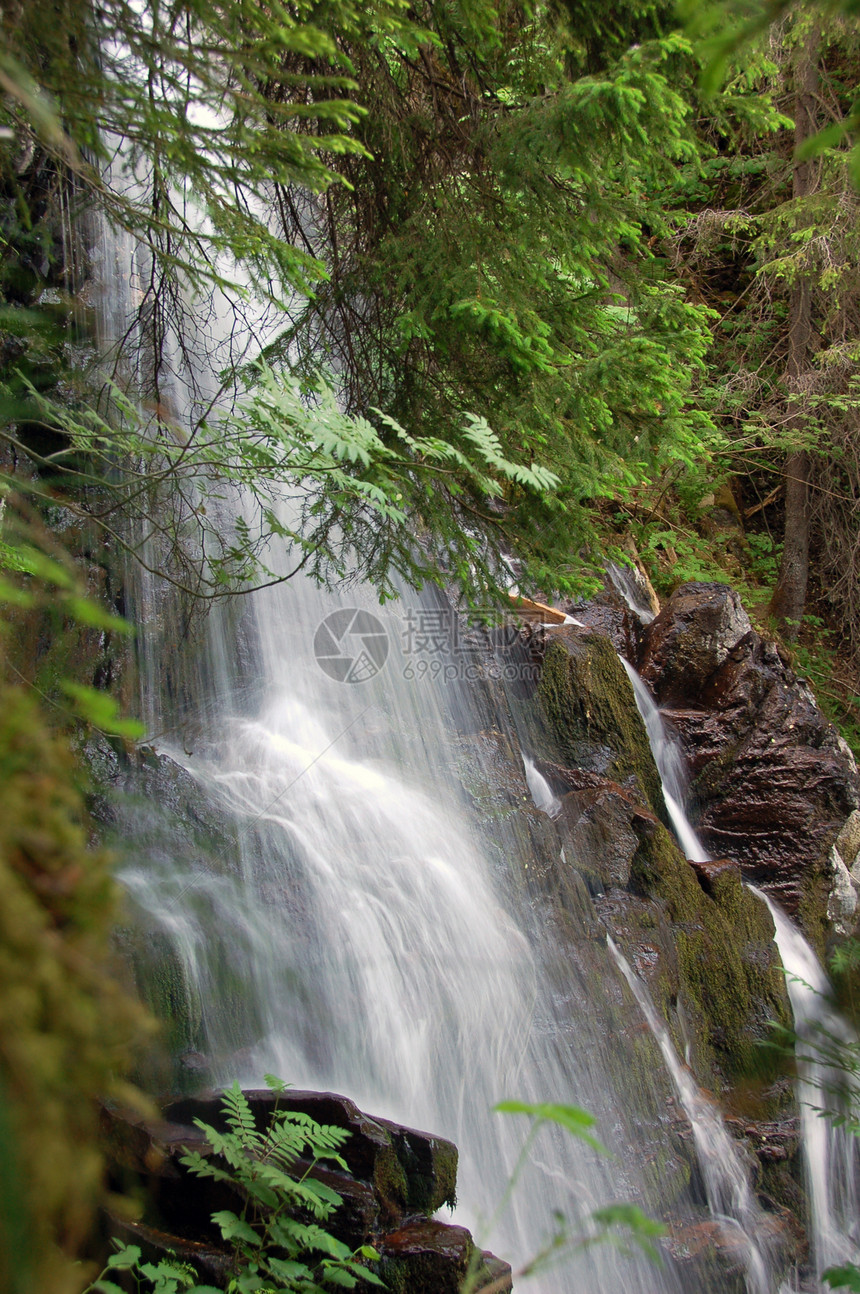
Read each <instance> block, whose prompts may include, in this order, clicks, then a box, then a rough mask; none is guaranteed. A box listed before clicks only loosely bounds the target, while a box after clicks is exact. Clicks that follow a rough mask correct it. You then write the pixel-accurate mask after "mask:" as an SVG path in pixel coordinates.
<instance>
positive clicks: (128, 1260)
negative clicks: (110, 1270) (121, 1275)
mask: <svg viewBox="0 0 860 1294" xmlns="http://www.w3.org/2000/svg"><path fill="white" fill-rule="evenodd" d="M140 1258H141V1251H140V1249H139V1247H138V1246H137V1245H123V1246H122V1248H121V1249H119V1250H118V1251H117V1252H116V1253H115V1254H111V1256H110V1258H108V1260H107V1266H108V1267H118V1268H119V1269H120V1270H121V1271H130V1270H131V1268H133V1267H136V1266H137V1264H138V1263H139V1262H140Z"/></svg>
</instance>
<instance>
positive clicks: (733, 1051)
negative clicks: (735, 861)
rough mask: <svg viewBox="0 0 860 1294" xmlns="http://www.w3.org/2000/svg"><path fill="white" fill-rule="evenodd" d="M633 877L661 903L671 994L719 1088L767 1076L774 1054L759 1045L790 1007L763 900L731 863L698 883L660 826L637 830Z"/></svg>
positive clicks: (785, 1019) (785, 1022) (775, 1068)
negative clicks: (668, 933) (673, 956)
mask: <svg viewBox="0 0 860 1294" xmlns="http://www.w3.org/2000/svg"><path fill="white" fill-rule="evenodd" d="M632 882H633V885H634V888H635V889H636V890H637V891H638V892H639V893H640V894H642V895H646V896H649V897H652V898H655V899H657V900H659V901H660V903H661V904H662V905H663V906H664V908H665V912H666V916H667V917H668V919H669V921H670V922H671V926H672V934H673V938H674V943H675V947H676V949H677V966H678V996H679V999H681V1000H682V1002H683V1005H684V1007H685V1008H686V1009H687V1010H688V1012H689V1014H690V1016H691V1018H692V1019H693V1021H694V1022H695V1024H696V1025H697V1029H698V1031H699V1032H700V1033H701V1039H702V1042H703V1044H704V1047H705V1052H706V1055H708V1056H709V1057H710V1058H711V1060H712V1063H713V1066H714V1069H715V1075H714V1078H715V1079H716V1080H717V1085H718V1086H729V1087H731V1086H733V1085H734V1084H736V1083H745V1082H748V1081H749V1080H750V1079H754V1078H755V1079H758V1080H764V1079H769V1078H772V1077H774V1076H775V1075H776V1074H777V1073H778V1072H779V1071H780V1069H781V1067H782V1065H783V1063H784V1062H783V1060H782V1057H781V1055H780V1053H779V1052H778V1051H777V1050H776V1049H773V1048H770V1047H765V1046H763V1045H762V1044H763V1043H765V1042H766V1041H768V1038H769V1035H770V1033H771V1030H772V1028H773V1026H774V1025H780V1026H784V1027H789V1026H790V1023H791V1011H790V1007H789V1003H788V996H787V993H786V990H785V980H784V975H783V971H782V967H781V966H780V963H779V960H778V957H777V954H776V950H775V945H774V943H773V924H772V922H771V918H770V915H769V913H768V911H767V909H766V907H765V905H764V904H763V903H761V902H760V901H759V900H758V899H756V898H755V896H754V895H753V894H751V893H750V892H749V890H747V889H746V888H745V887H744V885H743V882H742V880H741V877H740V873H739V872H738V870H737V869H736V868H728V867H727V868H725V869H724V870H723V871H722V872H720V873H718V874H717V875H716V876H715V877H714V878H713V880H712V881H711V883H710V890H711V892H710V893H709V894H706V893H705V892H704V890H703V889H702V887H701V885H700V884H699V881H698V880H697V878H696V875H695V872H694V870H693V868H692V867H691V866H690V864H689V863H688V862H687V860H686V859H685V858H684V857H683V856H682V854H681V853H680V851H679V850H678V848H677V846H676V845H675V844H674V842H673V840H672V839H671V837H670V836H669V833H668V832H667V831H665V830H664V829H663V828H662V827H658V828H657V830H656V831H652V832H649V833H647V834H646V833H644V832H642V833H641V844H640V848H639V850H638V852H637V854H636V857H635V858H634V861H633V869H632Z"/></svg>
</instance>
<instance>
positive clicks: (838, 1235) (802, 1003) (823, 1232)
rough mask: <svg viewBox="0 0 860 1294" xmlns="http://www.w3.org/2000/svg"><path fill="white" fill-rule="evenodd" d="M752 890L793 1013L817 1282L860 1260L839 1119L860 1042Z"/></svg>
mask: <svg viewBox="0 0 860 1294" xmlns="http://www.w3.org/2000/svg"><path fill="white" fill-rule="evenodd" d="M749 888H750V889H751V890H752V892H753V894H756V895H758V897H759V898H760V899H761V900H762V901H763V902H764V903H766V904H767V907H768V911H769V912H770V914H771V916H772V917H773V924H774V929H775V932H776V934H775V939H776V946H777V948H778V949H779V955H780V957H781V958H782V964H783V966H784V968H785V972H786V986H787V988H788V996H789V999H790V1001H791V1009H792V1012H793V1014H794V1030H795V1034H796V1038H797V1041H796V1044H795V1050H796V1053H797V1068H798V1077H797V1100H798V1105H799V1106H800V1123H801V1134H802V1145H803V1157H804V1169H805V1175H806V1185H807V1194H808V1203H809V1213H810V1241H811V1247H812V1257H813V1263H814V1267H815V1272H816V1275H817V1276H819V1277H820V1275H821V1273H822V1272H823V1271H824V1269H825V1268H826V1267H828V1266H831V1265H834V1264H839V1263H843V1262H854V1263H857V1262H858V1261H860V1220H858V1194H857V1174H858V1168H859V1167H860V1164H858V1155H857V1139H856V1137H855V1136H854V1135H853V1134H852V1132H851V1131H850V1130H849V1129H847V1128H846V1127H844V1126H843V1125H842V1124H841V1122H840V1121H839V1119H838V1116H839V1115H840V1113H842V1112H843V1111H844V1109H845V1105H846V1099H851V1098H853V1101H854V1104H855V1107H856V1101H857V1096H858V1093H857V1092H856V1090H853V1079H852V1077H851V1076H849V1074H848V1073H847V1072H846V1071H845V1069H843V1068H840V1067H839V1065H838V1061H839V1057H840V1053H841V1055H842V1057H843V1058H848V1057H850V1056H851V1055H852V1053H853V1054H854V1055H856V1050H857V1046H858V1043H857V1038H856V1036H855V1035H854V1033H853V1031H852V1030H850V1029H849V1028H848V1026H847V1024H846V1023H845V1021H844V1020H843V1019H842V1018H841V1017H840V1016H839V1015H838V1013H837V1012H836V1011H835V1010H834V1009H833V1008H832V1007H831V1005H830V999H831V997H832V989H831V986H830V983H829V981H828V979H827V976H826V975H825V973H824V971H823V970H822V969H821V966H820V964H819V962H818V958H817V957H816V956H815V953H814V952H813V950H812V948H811V947H810V946H809V944H808V943H807V941H806V939H804V937H803V935H802V934H801V933H800V931H799V930H798V928H797V926H795V924H794V923H793V922H792V921H791V920H789V918H788V917H787V916H786V914H785V913H784V912H783V911H782V909H781V908H780V907H779V906H778V905H777V904H776V903H774V902H773V901H772V900H771V899H770V898H768V896H767V895H766V894H765V893H764V892H763V891H761V890H758V889H756V888H755V887H754V886H750V887H749ZM846 1087H847V1088H848V1090H847V1091H846ZM825 1111H828V1112H829V1115H830V1117H828V1116H827V1114H825V1113H824V1112H825ZM834 1118H835V1119H836V1121H835V1122H834Z"/></svg>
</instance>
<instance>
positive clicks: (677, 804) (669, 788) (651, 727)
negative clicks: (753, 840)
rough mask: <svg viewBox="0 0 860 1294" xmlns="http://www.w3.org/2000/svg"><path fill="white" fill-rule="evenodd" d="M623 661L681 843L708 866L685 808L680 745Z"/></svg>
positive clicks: (694, 857)
mask: <svg viewBox="0 0 860 1294" xmlns="http://www.w3.org/2000/svg"><path fill="white" fill-rule="evenodd" d="M619 659H620V660H621V664H622V665H623V666H624V668H625V670H626V671H627V677H628V678H629V679H630V682H631V684H632V685H633V695H634V696H635V697H636V705H637V707H638V710H639V713H640V714H641V716H642V722H643V723H644V724H645V731H646V732H647V733H648V741H649V742H650V745H651V753H652V755H653V756H654V763H655V764H656V765H657V771H658V773H659V774H660V781H661V783H662V785H663V799H664V800H665V802H666V808H667V810H668V812H669V816H670V818H671V819H672V826H673V827H674V828H675V834H676V835H677V837H678V842H679V844H680V846H681V848H682V849H683V851H684V854H685V855H686V857H687V858H692V859H693V861H694V862H703V863H704V862H707V861H708V853H707V850H706V849H705V847H704V845H703V844H702V842H701V841H700V840H699V837H698V836H697V835H696V833H695V831H694V830H693V828H692V826H691V825H690V821H689V819H688V817H687V813H686V810H685V808H684V804H685V801H686V798H687V774H686V768H685V766H684V756H683V755H682V753H681V749H680V747H679V745H678V743H677V741H675V740H674V739H673V738H672V737H670V735H669V734H668V733H667V731H666V725H665V724H664V723H663V717H662V715H661V714H660V711H659V710H658V709H657V706H656V705H655V704H654V699H653V697H652V696H651V693H650V692H649V691H648V688H647V687H646V685H645V684H644V683H643V681H642V679H641V678H640V677H639V675H638V673H637V672H636V670H635V669H634V668H633V666H632V665H631V664H630V662H629V661H626V660H625V659H624V657H623V656H621V657H620V658H619Z"/></svg>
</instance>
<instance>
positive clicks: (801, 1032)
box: [610, 658, 860, 1291]
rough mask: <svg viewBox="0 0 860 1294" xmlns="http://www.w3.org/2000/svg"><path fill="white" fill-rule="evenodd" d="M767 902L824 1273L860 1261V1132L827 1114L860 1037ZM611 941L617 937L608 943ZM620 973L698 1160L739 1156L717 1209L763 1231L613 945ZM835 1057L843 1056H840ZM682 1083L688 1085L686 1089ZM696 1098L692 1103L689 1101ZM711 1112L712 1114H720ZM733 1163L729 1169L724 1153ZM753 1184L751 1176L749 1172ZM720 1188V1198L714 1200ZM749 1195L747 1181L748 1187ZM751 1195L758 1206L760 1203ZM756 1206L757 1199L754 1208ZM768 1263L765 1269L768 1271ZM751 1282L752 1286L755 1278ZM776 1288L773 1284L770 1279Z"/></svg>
mask: <svg viewBox="0 0 860 1294" xmlns="http://www.w3.org/2000/svg"><path fill="white" fill-rule="evenodd" d="M622 664H623V665H624V668H625V669H626V671H627V674H628V676H629V678H630V681H631V683H632V685H633V690H634V694H635V696H636V703H637V705H638V707H639V712H640V714H641V715H642V719H643V721H644V723H645V727H646V730H647V732H648V737H649V741H650V743H651V749H652V752H653V755H654V761H655V763H656V764H657V768H658V771H659V773H660V777H661V780H662V784H663V797H664V799H665V801H666V807H667V809H668V811H669V814H670V817H671V819H672V824H673V826H674V828H675V832H676V834H677V836H678V840H679V842H680V844H681V847H682V849H683V850H684V852H685V854H686V856H687V857H688V858H690V859H693V860H694V861H703V862H704V861H707V860H708V854H707V852H706V851H705V849H704V847H703V845H702V844H701V842H700V840H699V839H698V837H697V835H696V833H695V831H694V830H693V828H692V826H691V825H690V823H689V821H688V819H687V816H686V812H685V809H684V802H685V798H686V785H685V770H684V763H683V756H682V754H681V751H680V749H679V747H678V744H677V742H675V741H673V740H672V738H671V737H670V736H669V735H668V734H667V733H666V730H665V726H664V724H663V721H662V717H661V715H660V712H659V710H658V709H657V707H656V705H655V704H654V701H653V699H652V697H651V694H650V693H649V691H648V689H647V687H646V686H645V684H644V683H643V681H642V680H641V679H640V677H639V675H638V674H637V672H636V670H634V668H633V667H632V665H630V664H629V663H628V662H627V661H624V660H623V658H622ZM749 889H750V890H751V891H752V892H753V893H754V894H756V895H757V896H758V897H759V898H760V899H761V900H762V901H763V902H764V903H766V904H767V907H768V910H769V911H770V914H771V916H772V918H773V922H774V929H775V936H774V937H775V942H776V945H777V948H778V950H779V954H780V958H781V960H782V964H783V967H784V969H785V972H786V987H787V989H788V996H789V1000H790V1002H791V1008H792V1012H793V1015H794V1028H795V1033H796V1036H797V1046H798V1049H799V1050H798V1057H797V1063H798V1079H797V1100H798V1105H799V1107H800V1124H801V1145H802V1149H803V1159H804V1173H805V1180H806V1186H807V1194H808V1207H809V1229H810V1241H811V1249H812V1257H813V1265H814V1270H815V1272H816V1275H817V1277H819V1278H820V1276H821V1273H822V1272H823V1271H824V1270H825V1268H827V1267H828V1266H831V1265H835V1264H839V1263H844V1262H855V1263H856V1262H858V1260H860V1247H858V1246H860V1234H858V1231H859V1230H860V1229H858V1223H857V1213H858V1202H860V1201H858V1193H857V1172H858V1153H857V1139H856V1137H855V1136H854V1135H853V1133H852V1132H851V1131H850V1130H849V1129H848V1128H846V1127H845V1126H844V1125H843V1124H842V1123H841V1122H840V1121H839V1119H838V1117H837V1120H836V1122H834V1119H833V1118H832V1117H831V1118H828V1117H826V1116H825V1115H824V1114H823V1110H825V1109H827V1110H829V1111H830V1113H831V1115H836V1116H839V1114H840V1112H843V1111H844V1110H845V1108H846V1087H847V1086H849V1076H848V1075H847V1074H846V1073H845V1071H844V1069H841V1068H840V1067H839V1057H840V1054H841V1055H842V1056H843V1057H847V1056H849V1055H850V1054H851V1053H852V1052H853V1053H854V1054H856V1049H857V1039H856V1037H855V1035H854V1034H853V1031H851V1030H850V1029H849V1028H848V1026H847V1025H846V1023H845V1021H844V1020H843V1019H842V1018H841V1017H840V1016H839V1015H838V1014H837V1013H836V1012H835V1011H834V1010H833V1009H832V1008H831V1007H830V1005H829V1001H830V998H831V996H832V992H831V988H830V984H829V982H828V980H827V976H826V975H825V974H824V972H823V970H822V969H821V966H820V964H819V962H818V959H817V957H816V956H815V953H814V952H813V950H812V948H811V947H810V946H809V944H808V943H807V941H806V940H805V939H804V937H803V935H802V934H801V933H800V931H799V930H798V929H797V927H796V926H795V925H794V924H793V922H791V921H790V920H789V918H788V917H787V916H786V914H785V913H784V912H783V911H782V910H781V909H780V908H779V907H778V906H777V905H776V904H775V903H773V902H772V900H771V899H769V898H768V896H767V895H766V894H764V893H763V892H762V891H760V890H758V889H756V888H755V887H754V886H749ZM610 943H611V941H610ZM613 951H614V952H615V955H616V960H618V963H619V965H620V967H621V970H622V973H623V974H624V976H625V978H626V979H627V981H628V983H629V984H630V986H631V988H632V990H633V992H634V995H635V996H636V999H637V1001H638V1002H639V1004H640V1006H641V1007H642V1010H643V1013H644V1014H645V1016H646V1018H647V1019H648V1022H649V1024H650V1026H651V1028H652V1030H653V1031H654V1033H655V1036H656V1037H657V1038H658V1041H659V1042H660V1046H661V1049H662V1050H663V1054H664V1057H665V1058H666V1064H667V1066H668V1068H669V1070H670V1073H672V1076H673V1079H674V1080H675V1082H676V1084H677V1085H678V1090H679V1095H680V1097H681V1100H682V1103H683V1104H684V1108H685V1110H686V1111H687V1114H688V1116H689V1118H690V1121H691V1123H692V1126H693V1131H694V1136H695V1138H696V1146H697V1150H698V1152H699V1162H700V1164H701V1165H702V1168H703V1172H704V1174H705V1179H706V1182H707V1181H708V1174H709V1173H710V1172H711V1171H712V1169H713V1168H714V1167H716V1168H717V1169H718V1170H719V1169H720V1168H721V1167H726V1168H727V1166H728V1163H729V1159H730V1158H731V1157H732V1155H733V1156H734V1161H735V1162H734V1164H733V1165H732V1168H731V1173H730V1177H729V1182H728V1185H727V1186H726V1185H720V1183H719V1182H717V1184H716V1186H715V1187H713V1188H712V1187H711V1186H709V1187H708V1197H709V1202H711V1207H712V1210H714V1211H716V1212H721V1211H725V1210H724V1209H723V1207H722V1205H720V1204H719V1203H718V1201H719V1200H720V1199H730V1200H731V1201H733V1204H734V1207H732V1208H731V1209H730V1210H728V1211H729V1212H730V1214H731V1216H732V1217H734V1218H736V1219H738V1221H739V1222H740V1225H741V1227H742V1230H743V1231H744V1233H745V1234H747V1235H749V1233H750V1225H751V1224H752V1229H753V1232H755V1230H756V1228H757V1225H758V1224H757V1223H756V1221H755V1214H754V1213H751V1212H750V1211H749V1204H748V1202H747V1200H746V1198H745V1196H744V1193H743V1190H741V1189H740V1188H739V1187H738V1188H737V1189H736V1187H735V1185H734V1182H735V1172H736V1166H737V1162H738V1161H737V1150H736V1148H733V1146H732V1142H731V1138H730V1137H728V1134H726V1132H725V1129H724V1128H722V1127H721V1133H722V1137H723V1138H725V1139H726V1143H727V1144H726V1143H721V1141H720V1139H719V1137H717V1138H716V1139H715V1138H714V1135H713V1117H716V1118H717V1119H718V1118H719V1116H718V1115H717V1113H716V1111H713V1110H712V1108H711V1107H710V1103H708V1102H704V1104H702V1100H701V1099H699V1100H696V1099H694V1098H695V1084H694V1083H693V1080H692V1077H691V1076H690V1075H689V1073H688V1072H686V1071H684V1070H683V1069H681V1067H680V1064H679V1062H678V1059H677V1056H676V1055H675V1053H674V1048H673V1046H672V1042H671V1039H670V1038H669V1035H668V1031H666V1029H665V1026H664V1025H663V1024H662V1021H661V1020H660V1018H659V1016H658V1015H657V1013H656V1012H655V1010H654V1008H653V1005H652V1004H651V1003H650V1001H649V1000H647V990H646V989H645V987H644V985H643V984H641V982H640V981H638V979H637V978H636V977H635V976H634V974H633V972H632V970H631V969H630V967H629V966H627V965H626V964H623V958H621V954H620V953H617V950H613ZM834 1062H835V1063H834ZM682 1084H683V1085H684V1087H685V1088H686V1089H688V1091H687V1094H686V1095H685V1092H684V1091H683V1090H682ZM850 1091H851V1095H852V1096H853V1099H854V1102H855V1104H856V1100H857V1097H858V1095H860V1093H857V1092H856V1091H855V1090H854V1089H853V1076H852V1082H851V1084H850ZM689 1101H692V1104H689V1105H688V1102H689ZM712 1116H713V1117H712ZM721 1144H722V1145H723V1149H722V1150H721V1151H718V1152H717V1154H716V1156H715V1155H714V1147H716V1146H718V1145H721ZM721 1158H723V1159H724V1160H725V1164H724V1165H723V1166H721V1165H720V1159H721ZM744 1182H745V1178H744ZM712 1189H713V1190H714V1192H715V1194H714V1198H713V1200H712V1198H711V1192H712ZM745 1189H746V1195H747V1196H749V1195H750V1192H749V1188H748V1186H746V1187H745ZM754 1203H755V1202H754V1200H753V1204H754ZM756 1208H757V1206H756ZM760 1261H764V1255H762V1254H760V1255H758V1257H756V1258H755V1261H754V1266H753V1269H752V1270H751V1269H749V1268H748V1274H747V1282H748V1287H749V1288H750V1290H751V1291H757V1290H758V1288H759V1286H758V1285H757V1284H756V1283H755V1282H757V1281H758V1280H759V1278H760V1277H759V1274H758V1273H759V1272H760V1270H762V1269H760V1268H759V1262H760ZM764 1270H766V1267H765V1268H764ZM751 1282H752V1283H751ZM762 1288H764V1289H769V1288H770V1287H769V1286H763V1287H762Z"/></svg>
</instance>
